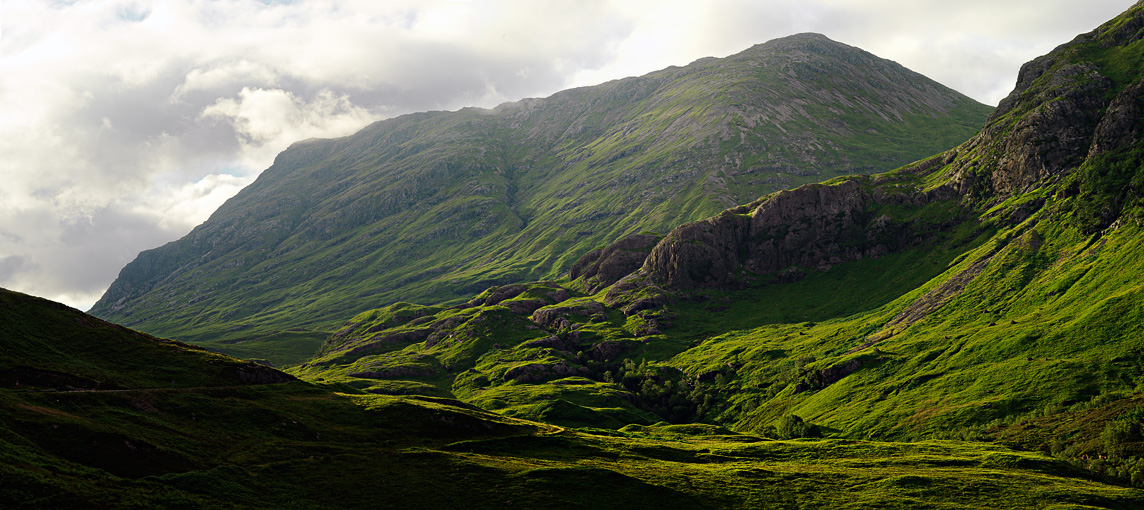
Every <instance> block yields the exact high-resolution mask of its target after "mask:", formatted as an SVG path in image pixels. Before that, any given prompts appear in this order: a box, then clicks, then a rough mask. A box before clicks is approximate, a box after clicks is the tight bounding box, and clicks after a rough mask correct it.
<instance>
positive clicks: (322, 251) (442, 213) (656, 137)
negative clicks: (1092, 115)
mask: <svg viewBox="0 0 1144 510" xmlns="http://www.w3.org/2000/svg"><path fill="white" fill-rule="evenodd" d="M990 110H991V109H990V108H989V107H987V106H985V105H982V104H979V103H977V102H975V101H973V100H971V99H969V98H967V97H965V96H963V95H961V94H959V93H957V92H955V91H953V90H950V89H948V88H946V87H944V86H942V85H940V84H938V83H936V82H934V81H932V80H929V79H927V78H925V77H923V76H921V75H919V74H917V73H914V72H911V71H909V70H907V69H905V68H903V67H901V66H900V65H898V64H896V63H893V62H890V61H887V60H883V59H879V58H877V57H875V56H874V55H871V54H869V53H867V52H864V51H862V50H859V49H857V48H853V47H850V46H847V45H844V44H840V43H837V42H834V41H831V40H829V39H827V38H825V37H823V36H821V35H817V34H802V35H796V36H791V37H787V38H784V39H778V40H775V41H771V42H768V43H766V44H762V45H758V46H755V47H753V48H750V49H748V50H746V51H744V52H742V53H739V54H736V55H732V56H730V57H727V58H722V59H714V58H708V59H702V60H699V61H696V62H694V63H692V64H690V65H687V66H685V67H672V68H669V69H665V70H662V71H658V72H655V73H651V74H649V75H646V76H642V77H635V78H627V79H623V80H618V81H613V82H608V83H605V84H602V85H598V86H594V87H586V88H578V89H573V90H568V91H564V92H560V93H557V94H555V95H553V96H551V97H549V98H545V99H527V100H523V101H519V102H515V103H507V104H504V105H501V106H499V107H497V108H495V109H493V110H481V109H473V108H467V109H463V110H461V111H457V112H428V113H418V114H413V115H405V116H402V117H398V118H395V119H390V120H386V121H383V122H379V123H377V124H374V125H372V126H369V127H367V128H365V129H363V130H362V131H361V132H359V133H357V134H355V135H353V136H349V137H346V138H340V139H336V140H311V141H306V142H300V143H297V144H295V145H294V146H292V147H291V148H290V149H288V150H287V151H285V152H283V153H282V154H280V155H279V156H278V158H277V159H276V161H275V163H274V165H273V166H272V167H270V168H269V169H267V170H266V171H265V172H264V173H263V174H262V175H261V176H260V177H259V178H258V180H257V181H256V182H254V183H253V184H252V185H250V186H249V187H247V188H246V189H244V190H243V191H242V192H240V193H239V194H238V195H237V196H235V197H234V198H233V199H231V200H230V201H228V202H227V203H226V204H225V205H223V206H222V207H221V208H220V209H219V210H218V211H217V212H216V213H215V214H214V215H212V217H211V218H210V220H208V221H207V222H206V223H204V224H203V225H201V226H199V227H198V228H196V229H195V230H194V231H193V232H191V233H190V234H189V235H187V236H186V237H184V238H183V239H180V240H179V241H176V242H173V243H170V244H168V245H166V246H163V247H161V248H157V249H154V250H150V251H146V252H143V253H141V254H140V255H139V256H138V257H137V259H136V260H135V261H133V262H132V263H130V264H129V265H127V266H126V267H125V268H124V269H123V271H122V272H121V273H120V275H119V278H118V279H117V280H116V281H115V283H114V284H113V285H112V286H111V288H110V289H109V290H108V291H107V293H106V294H105V295H104V296H103V298H102V299H101V300H100V301H99V302H98V303H97V304H96V305H95V306H94V308H92V313H93V314H95V315H98V316H100V317H103V318H106V319H108V320H112V321H115V322H119V323H122V324H125V325H128V326H131V327H135V328H139V329H142V330H144V331H148V332H151V333H154V334H157V335H161V336H168V337H171V338H176V339H179V340H182V341H187V342H192V343H197V344H201V345H207V346H210V347H211V348H212V349H219V350H221V351H223V352H227V353H231V354H236V355H240V356H243V357H257V358H269V359H271V360H272V361H275V362H276V363H280V364H281V363H286V364H296V363H298V362H301V361H304V360H305V359H306V357H308V356H309V355H311V354H312V353H313V352H314V350H316V348H317V346H318V344H319V343H320V342H321V340H322V339H323V338H324V337H325V336H326V334H328V333H329V332H330V331H332V330H333V329H335V328H336V326H337V324H338V323H339V322H340V321H341V320H343V319H344V318H345V317H346V316H350V315H353V314H355V313H358V312H361V311H364V310H367V309H370V308H374V307H377V306H380V305H384V304H388V303H392V302H395V301H399V300H405V301H415V302H422V303H433V302H444V301H449V300H458V299H461V298H464V297H468V296H471V295H472V294H473V293H475V292H479V291H481V290H483V289H485V288H487V287H488V286H490V285H500V284H505V283H512V282H521V281H529V280H534V279H540V278H552V277H556V276H558V275H560V274H563V273H564V272H566V271H567V270H568V269H569V268H570V267H571V265H572V263H573V262H574V261H575V260H576V259H577V258H578V257H579V255H581V254H583V253H584V252H586V251H588V250H591V249H593V248H596V247H598V246H601V245H604V244H606V243H609V242H611V241H612V240H614V239H617V238H618V237H620V236H623V235H625V234H629V233H635V232H641V231H654V232H665V231H667V230H669V229H671V228H673V227H675V226H676V225H678V224H680V223H682V222H685V221H690V220H695V219H698V218H703V217H706V216H709V215H711V214H715V213H717V212H718V211H720V210H722V209H724V208H726V207H730V206H733V205H735V204H738V203H743V202H746V201H749V200H752V199H754V198H756V197H758V196H760V195H763V194H766V193H769V192H772V191H775V190H778V189H785V188H790V187H794V186H797V185H800V184H804V183H809V182H817V181H821V180H823V179H826V178H830V177H834V176H838V175H850V174H859V173H873V172H879V171H886V170H889V169H892V168H895V167H898V166H900V165H902V164H905V163H909V162H911V161H914V160H917V159H919V158H922V157H926V156H929V155H931V154H933V153H935V152H938V151H941V150H945V149H948V148H950V147H952V146H954V145H956V144H958V143H961V142H962V141H964V140H965V139H966V138H968V137H969V136H970V135H972V134H973V133H974V132H975V131H976V130H977V129H978V128H979V127H980V126H981V123H982V122H983V121H984V119H985V117H986V115H987V114H988V113H989V111H990Z"/></svg>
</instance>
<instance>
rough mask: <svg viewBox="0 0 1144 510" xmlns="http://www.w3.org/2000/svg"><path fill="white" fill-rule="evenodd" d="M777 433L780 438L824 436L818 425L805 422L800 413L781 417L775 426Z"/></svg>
mask: <svg viewBox="0 0 1144 510" xmlns="http://www.w3.org/2000/svg"><path fill="white" fill-rule="evenodd" d="M775 433H776V434H777V435H778V436H779V438H780V439H797V438H800V437H822V434H821V433H820V432H819V431H818V427H817V426H815V425H814V424H812V423H809V422H805V421H803V420H802V418H800V417H799V416H798V415H795V414H787V415H784V416H783V417H782V418H780V419H779V423H778V425H776V426H775Z"/></svg>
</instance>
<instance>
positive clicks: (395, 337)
mask: <svg viewBox="0 0 1144 510" xmlns="http://www.w3.org/2000/svg"><path fill="white" fill-rule="evenodd" d="M432 331H433V330H430V329H414V330H410V331H401V332H398V333H392V334H389V335H383V336H377V337H374V338H372V339H370V341H369V342H367V343H364V344H361V345H358V346H356V347H354V348H352V349H350V351H349V353H350V354H355V353H359V352H365V351H374V350H377V349H382V348H385V347H387V346H392V345H395V344H413V343H417V342H420V341H422V340H425V339H426V338H427V337H428V336H429V334H430V333H432Z"/></svg>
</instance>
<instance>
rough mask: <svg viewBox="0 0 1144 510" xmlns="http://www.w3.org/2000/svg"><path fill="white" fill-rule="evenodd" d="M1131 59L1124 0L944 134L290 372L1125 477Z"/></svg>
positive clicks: (580, 418)
mask: <svg viewBox="0 0 1144 510" xmlns="http://www.w3.org/2000/svg"><path fill="white" fill-rule="evenodd" d="M1142 64H1144V6H1141V4H1137V5H1136V6H1134V7H1132V8H1131V9H1130V10H1129V11H1127V12H1126V13H1124V14H1123V15H1121V16H1120V17H1117V18H1116V19H1114V20H1112V21H1110V22H1108V23H1106V24H1104V25H1102V26H1101V27H1100V28H1098V29H1096V30H1095V31H1093V32H1092V33H1089V34H1084V35H1081V36H1078V37H1077V38H1076V39H1075V40H1074V41H1072V42H1070V43H1068V44H1065V45H1062V46H1061V47H1059V48H1057V49H1056V50H1054V51H1053V52H1052V53H1050V54H1049V55H1046V56H1044V57H1041V58H1038V59H1036V60H1034V61H1033V62H1030V63H1029V64H1027V65H1026V66H1024V67H1023V68H1022V70H1021V73H1020V76H1019V78H1018V82H1017V87H1016V89H1015V90H1014V92H1013V93H1012V94H1011V95H1010V96H1009V97H1008V98H1007V99H1006V100H1005V101H1003V102H1002V104H1001V105H1000V106H999V108H998V109H997V111H996V112H995V113H994V114H993V115H992V116H991V117H990V119H989V122H988V123H987V124H986V126H985V127H984V128H983V130H982V132H981V133H980V134H979V135H977V136H975V137H974V138H972V139H971V140H969V141H967V142H966V143H964V144H962V145H961V146H959V147H957V148H955V149H953V150H950V151H947V152H945V153H942V154H938V155H937V156H934V157H932V158H929V159H926V160H924V161H920V162H918V163H916V164H912V165H908V166H906V167H902V168H900V169H898V170H895V171H893V172H889V173H886V174H881V175H876V176H860V177H842V178H837V179H834V180H831V181H827V182H825V183H822V184H813V185H806V186H802V187H800V188H797V189H794V190H789V191H781V192H777V193H774V194H771V195H769V196H766V197H763V198H762V199H759V200H757V201H755V202H753V203H750V204H748V205H745V206H741V207H736V208H732V209H728V210H725V211H724V212H723V213H721V214H719V215H717V216H714V217H711V218H708V219H706V220H702V221H698V222H693V223H688V224H685V225H682V226H680V227H678V228H676V229H675V230H673V231H672V232H670V233H668V234H667V235H665V236H663V237H662V238H644V237H636V238H632V237H629V238H624V239H621V240H620V241H618V242H617V243H616V244H615V245H613V246H611V247H607V248H604V249H601V250H596V251H593V252H591V253H589V254H588V255H586V256H585V257H584V258H583V259H582V260H581V261H579V262H578V263H576V264H575V265H574V267H575V268H576V273H575V274H576V275H578V279H577V280H575V281H572V282H555V283H542V284H531V285H519V286H502V287H499V288H494V289H490V290H489V291H486V293H485V294H482V295H480V296H478V297H477V298H475V299H473V300H471V301H469V302H468V303H464V304H462V305H458V306H454V307H450V308H420V309H418V310H417V311H416V313H413V314H411V313H410V312H411V311H412V310H407V309H406V308H405V305H400V304H399V305H394V306H391V307H389V308H385V309H381V310H376V311H372V312H367V313H363V314H360V315H358V316H357V317H355V318H353V319H352V320H351V321H349V322H348V323H347V324H346V325H345V326H344V328H343V329H342V330H341V331H339V332H338V333H337V334H335V335H333V336H331V337H330V338H329V339H328V340H327V343H326V345H325V346H324V347H323V349H322V351H321V352H320V353H319V356H317V357H316V358H315V359H314V360H312V361H310V362H308V363H306V364H304V365H302V366H300V367H297V368H295V369H293V371H294V372H295V373H296V374H298V375H300V376H302V377H305V378H315V377H322V378H324V379H327V380H338V381H342V382H345V383H348V384H353V385H356V386H358V387H360V388H363V389H367V390H370V391H376V392H401V391H422V392H427V391H437V392H441V393H442V394H444V393H451V394H452V395H455V396H457V397H459V398H461V399H463V400H466V401H469V402H473V403H476V404H478V405H481V406H484V407H486V408H488V409H496V410H498V412H501V413H504V414H507V415H510V416H521V417H543V418H544V419H548V420H552V421H554V422H556V423H569V424H576V423H585V422H597V423H612V422H614V421H623V420H625V419H627V420H633V421H635V422H637V423H638V422H639V420H641V419H642V420H645V421H651V420H655V419H665V420H669V421H672V422H679V423H682V422H690V421H705V422H710V423H718V424H721V425H724V426H728V427H731V428H733V429H735V430H740V431H750V432H753V433H764V434H765V433H771V432H775V431H778V430H782V429H783V428H784V424H786V428H788V429H789V428H791V427H794V426H793V425H790V424H792V423H795V424H798V423H802V424H805V422H804V421H803V420H806V421H809V422H812V423H813V424H814V425H816V426H817V427H819V428H820V430H821V431H824V432H825V433H827V434H834V435H839V436H842V437H850V438H869V437H878V438H887V437H888V438H898V439H902V438H922V437H929V438H932V437H957V438H966V437H971V438H984V439H988V438H997V439H1001V440H1005V441H1011V442H1013V443H1014V444H1020V445H1022V446H1024V447H1032V448H1042V449H1044V450H1045V451H1046V452H1053V453H1058V454H1062V455H1065V456H1067V457H1068V458H1069V459H1070V460H1071V461H1073V462H1075V463H1077V464H1078V465H1081V466H1084V467H1087V468H1091V469H1094V470H1097V471H1100V472H1102V473H1106V474H1110V475H1113V476H1117V477H1119V478H1120V479H1121V480H1122V481H1123V482H1126V483H1127V482H1132V483H1144V460H1141V457H1142V455H1144V418H1142V417H1144V407H1141V403H1142V402H1144V400H1142V399H1141V398H1140V393H1139V392H1140V390H1141V388H1144V369H1142V368H1141V367H1142V366H1144V351H1142V350H1141V347H1140V344H1139V339H1140V338H1141V336H1142V335H1144V289H1142V287H1141V275H1144V231H1142V228H1144V140H1142V139H1141V135H1142V134H1144V116H1141V112H1142V108H1144V93H1142V92H1144V84H1142V67H1144V65H1142ZM601 268H608V269H607V270H606V271H602V270H601ZM412 332H417V333H412ZM417 335H422V336H421V337H420V338H418V336H417ZM414 359H415V360H416V362H417V363H420V364H421V365H422V366H430V367H434V370H433V371H432V372H431V373H432V377H427V376H426V375H425V374H414V373H409V372H401V371H400V370H394V369H395V368H398V367H400V366H402V364H403V363H408V362H409V361H410V360H414ZM426 374H427V373H426ZM418 384H420V385H421V386H418ZM617 402H619V404H618V405H617V404H616V403H617ZM1113 410H1116V412H1113ZM641 411H642V412H644V413H652V414H655V415H656V417H653V418H647V417H644V416H641V415H640V414H639V412H641ZM793 416H797V417H798V418H797V419H796V418H793ZM1034 420H1037V421H1036V422H1035V423H1041V424H1043V425H1044V426H1045V427H1046V428H1049V431H1045V432H1038V431H1037V430H1036V425H1031V423H1034ZM1072 420H1075V423H1074V424H1072V425H1070V422H1071V421H1072ZM795 428H798V427H795Z"/></svg>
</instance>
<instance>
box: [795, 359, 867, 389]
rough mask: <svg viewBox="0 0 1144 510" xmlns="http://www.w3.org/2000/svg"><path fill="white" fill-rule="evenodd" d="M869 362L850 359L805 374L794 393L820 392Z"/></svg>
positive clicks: (796, 385)
mask: <svg viewBox="0 0 1144 510" xmlns="http://www.w3.org/2000/svg"><path fill="white" fill-rule="evenodd" d="M868 361H869V360H867V359H865V358H851V359H849V360H847V361H844V362H842V363H838V364H836V365H832V366H829V367H827V368H824V369H822V370H814V371H811V372H810V373H808V374H806V378H805V379H803V380H802V381H800V382H799V383H797V384H795V386H794V393H795V394H798V393H802V392H804V391H807V390H820V389H822V388H825V387H827V386H830V385H831V384H834V383H836V382H838V381H839V380H841V379H842V378H843V377H846V376H848V375H850V374H853V373H854V372H857V371H858V369H860V368H862V367H863V366H864V365H866V363H867V362H868Z"/></svg>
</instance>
